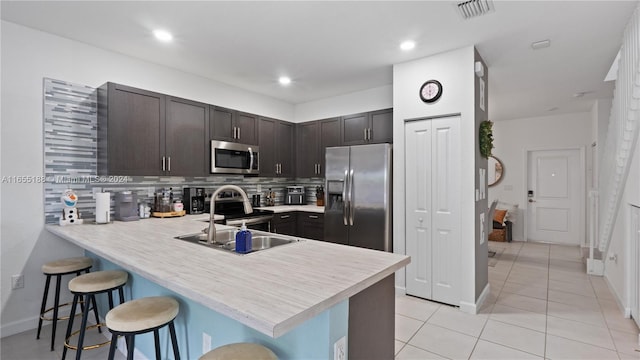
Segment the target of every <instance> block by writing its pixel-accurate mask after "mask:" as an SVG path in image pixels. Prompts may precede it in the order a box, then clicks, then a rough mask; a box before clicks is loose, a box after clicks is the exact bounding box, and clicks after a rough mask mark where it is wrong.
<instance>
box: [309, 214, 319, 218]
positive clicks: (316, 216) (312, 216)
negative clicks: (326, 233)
mask: <svg viewBox="0 0 640 360" xmlns="http://www.w3.org/2000/svg"><path fill="white" fill-rule="evenodd" d="M317 218H318V215H309V219H317Z"/></svg>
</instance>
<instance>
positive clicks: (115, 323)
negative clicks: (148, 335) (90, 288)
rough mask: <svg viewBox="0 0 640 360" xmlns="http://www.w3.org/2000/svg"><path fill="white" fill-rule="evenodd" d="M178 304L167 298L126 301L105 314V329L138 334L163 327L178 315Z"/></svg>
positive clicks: (154, 297)
mask: <svg viewBox="0 0 640 360" xmlns="http://www.w3.org/2000/svg"><path fill="white" fill-rule="evenodd" d="M178 309H179V306H178V302H177V301H176V300H175V299H173V298H170V297H167V296H153V297H146V298H141V299H136V300H131V301H128V302H126V303H124V304H122V305H118V306H116V307H115V308H113V309H112V310H111V311H109V312H108V313H107V317H106V318H105V321H106V323H107V327H108V328H109V329H111V330H115V331H119V332H132V333H133V332H139V331H143V330H148V329H153V328H157V327H160V326H162V325H165V324H166V323H168V322H170V321H172V320H173V319H175V317H176V316H177V315H178Z"/></svg>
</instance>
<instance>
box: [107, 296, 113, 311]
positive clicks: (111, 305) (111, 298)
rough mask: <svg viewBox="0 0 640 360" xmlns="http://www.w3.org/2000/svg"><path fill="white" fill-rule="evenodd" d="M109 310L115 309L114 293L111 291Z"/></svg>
mask: <svg viewBox="0 0 640 360" xmlns="http://www.w3.org/2000/svg"><path fill="white" fill-rule="evenodd" d="M108 297H109V310H111V309H113V293H112V292H111V291H109V295H108Z"/></svg>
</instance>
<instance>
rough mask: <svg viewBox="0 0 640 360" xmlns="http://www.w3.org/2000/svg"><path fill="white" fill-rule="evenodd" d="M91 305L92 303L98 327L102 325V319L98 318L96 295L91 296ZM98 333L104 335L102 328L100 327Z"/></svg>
mask: <svg viewBox="0 0 640 360" xmlns="http://www.w3.org/2000/svg"><path fill="white" fill-rule="evenodd" d="M91 303H92V304H91V305H92V306H93V316H95V318H96V325H99V324H100V319H99V318H98V305H97V304H96V296H95V295H91ZM87 306H89V304H87ZM88 310H89V308H87V312H89V311H88ZM98 332H99V333H100V334H102V328H101V326H98Z"/></svg>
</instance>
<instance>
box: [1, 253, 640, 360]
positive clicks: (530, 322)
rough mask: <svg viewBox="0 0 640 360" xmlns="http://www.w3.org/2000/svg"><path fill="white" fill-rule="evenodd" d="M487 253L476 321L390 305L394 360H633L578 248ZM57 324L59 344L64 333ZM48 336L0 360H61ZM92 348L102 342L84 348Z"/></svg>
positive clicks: (29, 337)
mask: <svg viewBox="0 0 640 360" xmlns="http://www.w3.org/2000/svg"><path fill="white" fill-rule="evenodd" d="M490 246H491V247H492V248H495V247H503V248H504V251H503V252H502V253H501V254H500V258H499V259H498V261H497V263H496V264H495V266H493V267H489V282H490V284H491V294H490V295H489V297H488V299H487V301H486V303H485V305H484V306H483V307H482V309H481V311H480V314H477V315H470V314H465V313H463V312H461V311H460V310H458V309H457V308H454V307H450V306H447V305H442V304H439V303H434V302H430V301H426V300H422V299H418V298H414V297H410V296H398V297H397V298H396V329H395V330H396V342H395V344H396V359H398V360H400V359H403V360H406V359H420V360H423V359H447V358H449V359H543V358H547V359H554V360H555V359H636V360H638V359H640V352H637V351H636V350H640V346H638V328H637V326H636V325H635V323H634V322H633V320H630V319H625V318H624V317H623V316H622V313H621V311H620V310H619V308H618V306H617V304H616V302H615V299H614V297H613V296H612V294H611V293H610V292H609V289H608V287H607V284H606V283H605V282H604V280H603V278H601V277H596V276H588V275H586V273H585V270H584V266H583V264H582V261H581V259H580V252H579V249H578V248H577V247H567V246H557V245H546V244H536V243H517V242H516V243H507V244H504V243H493V242H491V243H490ZM60 324H61V328H59V329H58V338H59V339H61V338H62V337H63V336H64V330H65V329H66V323H64V324H63V322H61V323H60ZM59 327H60V326H59ZM50 332H51V326H45V327H44V328H43V333H42V336H41V339H40V340H37V341H36V340H35V330H31V331H27V332H24V333H21V334H17V335H13V336H9V337H5V338H3V339H2V341H1V342H0V358H1V359H3V360H13V359H15V360H39V359H60V358H61V354H62V348H61V346H57V347H56V351H54V352H50V351H49V348H48V344H49V341H48V339H49V337H50V334H51V333H50ZM95 340H102V338H101V335H98V334H91V335H88V339H87V340H86V341H87V342H91V341H95ZM107 353H108V347H104V348H101V349H98V350H93V351H86V352H84V353H83V356H82V358H83V359H106V357H107ZM67 358H68V359H73V358H75V352H74V351H69V353H68V354H67ZM123 358H124V357H123V356H121V355H120V354H119V353H117V355H116V359H123Z"/></svg>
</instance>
